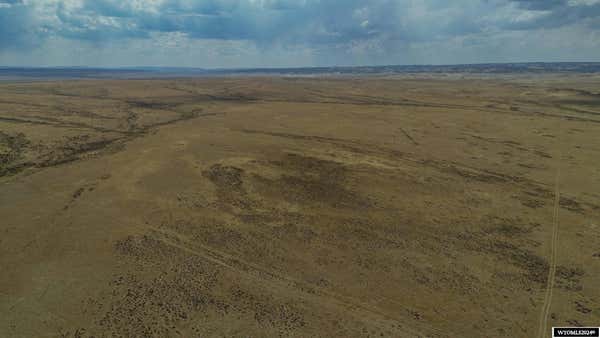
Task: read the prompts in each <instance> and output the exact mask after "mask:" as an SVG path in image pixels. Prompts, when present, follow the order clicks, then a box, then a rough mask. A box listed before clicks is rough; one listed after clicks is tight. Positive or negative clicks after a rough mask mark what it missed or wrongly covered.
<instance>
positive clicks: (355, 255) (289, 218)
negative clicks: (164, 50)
mask: <svg viewBox="0 0 600 338" xmlns="http://www.w3.org/2000/svg"><path fill="white" fill-rule="evenodd" d="M599 155H600V77H599V76H597V75H594V74H580V75H565V74H562V75H560V76H558V75H556V76H555V75H549V74H546V75H543V76H542V75H519V76H511V77H509V76H490V75H488V76H485V77H484V76H474V75H465V76H442V75H439V74H438V75H432V74H430V75H420V76H408V75H407V76H387V77H383V76H380V77H375V76H364V77H356V78H354V77H349V76H348V77H339V78H337V77H323V78H300V77H299V78H294V77H285V78H284V77H257V78H252V77H240V78H236V77H227V78H205V79H202V78H198V79H161V80H158V79H153V80H85V81H75V80H69V81H46V82H39V83H36V82H32V83H3V84H0V219H1V221H0V234H1V236H0V268H1V271H2V273H1V274H0V337H507V336H510V337H535V336H537V337H549V336H550V328H551V327H552V326H586V325H587V326H598V325H599V323H600V162H599V159H600V156H599Z"/></svg>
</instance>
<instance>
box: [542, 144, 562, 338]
mask: <svg viewBox="0 0 600 338" xmlns="http://www.w3.org/2000/svg"><path fill="white" fill-rule="evenodd" d="M560 157H561V154H559V157H558V160H559V161H560ZM560 174H561V168H560V163H559V164H558V167H557V171H556V179H555V192H554V209H553V215H552V239H551V240H550V259H549V263H548V264H549V269H548V281H547V283H546V292H545V294H544V301H543V305H542V312H541V314H540V321H539V328H538V337H539V338H543V337H544V336H545V333H546V327H547V326H548V316H549V314H550V308H551V307H552V296H553V293H554V281H555V276H556V258H557V255H558V252H557V251H558V228H559V221H558V216H559V211H560V207H561V206H560Z"/></svg>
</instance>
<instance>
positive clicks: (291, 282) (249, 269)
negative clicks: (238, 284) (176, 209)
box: [150, 227, 452, 337]
mask: <svg viewBox="0 0 600 338" xmlns="http://www.w3.org/2000/svg"><path fill="white" fill-rule="evenodd" d="M150 230H151V231H152V233H154V234H155V235H156V236H157V237H158V238H157V240H160V241H161V242H163V243H164V244H166V245H169V246H171V247H174V248H177V249H180V250H183V251H185V252H187V253H190V254H193V255H196V256H199V257H202V258H204V259H207V260H208V261H210V262H212V263H214V264H217V265H220V266H222V267H225V268H228V269H231V270H234V271H236V272H242V273H244V274H246V275H247V276H250V277H251V278H258V279H260V280H261V281H262V280H264V279H271V280H274V281H278V282H281V283H284V284H285V285H286V286H288V287H292V288H294V289H296V290H299V291H300V292H301V294H302V295H303V296H304V297H309V298H310V297H319V296H320V297H326V298H327V299H329V300H331V301H333V302H334V303H335V305H336V306H340V307H343V308H345V309H348V310H357V309H358V310H361V311H364V312H366V313H369V314H371V315H374V316H376V317H379V318H383V319H385V320H389V321H393V322H395V323H396V324H399V325H400V326H401V327H402V330H403V331H404V332H405V333H408V334H410V335H411V336H413V337H423V336H424V333H423V331H428V332H426V333H425V336H426V337H446V336H450V335H452V333H451V332H448V331H447V330H444V331H441V330H439V329H436V328H434V327H431V326H427V327H426V328H423V327H421V326H425V324H424V323H419V326H420V327H419V329H418V330H417V329H414V328H412V327H411V326H409V325H407V324H405V323H404V322H402V321H401V320H399V319H397V318H394V317H392V316H390V315H389V314H387V313H385V312H383V311H381V310H379V309H376V308H373V307H371V306H369V305H366V304H365V303H363V302H360V301H358V300H356V299H354V298H351V297H348V296H344V295H341V294H338V293H335V292H332V291H327V290H324V289H323V288H321V287H318V286H315V285H312V284H309V283H307V282H303V281H300V280H298V279H296V278H293V277H290V276H284V275H282V274H280V273H278V272H276V271H273V270H270V269H267V268H265V267H262V266H258V265H256V264H253V263H251V262H248V261H246V260H244V259H242V258H239V257H235V256H232V255H229V254H227V253H224V252H221V251H219V250H217V249H214V248H212V247H208V246H206V245H202V244H199V243H189V242H188V241H187V240H186V239H185V238H183V237H184V236H182V235H180V234H179V233H177V232H173V231H169V230H166V229H160V228H156V227H151V228H150Z"/></svg>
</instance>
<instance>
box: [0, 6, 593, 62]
mask: <svg viewBox="0 0 600 338" xmlns="http://www.w3.org/2000/svg"><path fill="white" fill-rule="evenodd" d="M538 61H545V62H558V61H600V0H237V1H236V0H0V66H44V67H45V66H90V67H132V66H170V67H199V68H251V67H308V66H353V65H391V64H394V65H408V64H411V65H412V64H465V63H489V62H538Z"/></svg>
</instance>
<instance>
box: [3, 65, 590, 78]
mask: <svg viewBox="0 0 600 338" xmlns="http://www.w3.org/2000/svg"><path fill="white" fill-rule="evenodd" d="M410 73H437V74H444V73H448V74H453V73H454V74H459V73H466V74H519V73H537V74H539V73H600V62H529V63H482V64H462V65H461V64H459V65H389V66H347V67H346V66H340V67H290V68H231V69H204V68H185V67H123V68H98V67H0V79H1V78H4V79H20V78H21V79H85V78H154V77H194V76H219V75H378V74H381V75H385V74H410Z"/></svg>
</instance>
